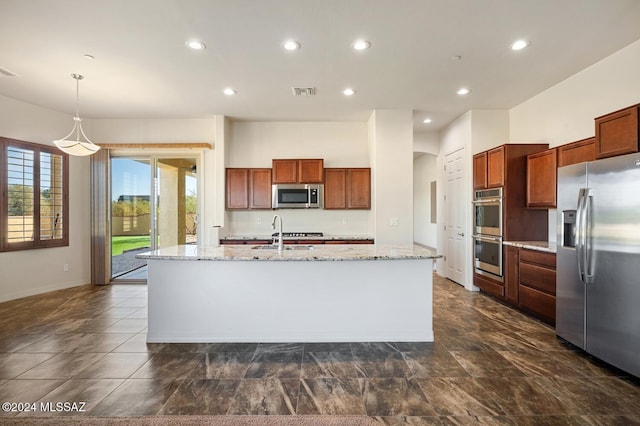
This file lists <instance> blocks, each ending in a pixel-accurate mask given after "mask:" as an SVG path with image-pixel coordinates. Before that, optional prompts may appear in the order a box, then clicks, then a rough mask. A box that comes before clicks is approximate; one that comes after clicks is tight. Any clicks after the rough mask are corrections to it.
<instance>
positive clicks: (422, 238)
mask: <svg viewBox="0 0 640 426" xmlns="http://www.w3.org/2000/svg"><path fill="white" fill-rule="evenodd" d="M436 164H437V157H436V156H435V155H431V154H424V155H422V156H420V157H418V158H416V159H415V160H413V240H414V241H415V242H416V243H420V244H424V245H427V246H429V247H436V246H437V245H438V242H437V240H438V239H437V227H438V226H437V224H435V223H431V220H432V218H431V196H432V194H431V182H435V181H437V178H438V170H437V165H436ZM435 192H436V194H434V195H437V190H436V191H435ZM436 205H437V203H436ZM433 219H437V214H436V217H435V218H433Z"/></svg>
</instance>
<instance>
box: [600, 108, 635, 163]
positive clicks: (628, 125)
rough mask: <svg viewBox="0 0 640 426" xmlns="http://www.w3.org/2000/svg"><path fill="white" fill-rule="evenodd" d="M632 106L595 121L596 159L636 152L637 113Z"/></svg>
mask: <svg viewBox="0 0 640 426" xmlns="http://www.w3.org/2000/svg"><path fill="white" fill-rule="evenodd" d="M639 106H640V105H634V106H632V107H629V108H625V109H623V110H620V111H616V112H612V113H610V114H607V115H603V116H602V117H598V118H596V119H595V124H596V157H597V158H606V157H614V156H616V155H623V154H630V153H632V152H638V111H639Z"/></svg>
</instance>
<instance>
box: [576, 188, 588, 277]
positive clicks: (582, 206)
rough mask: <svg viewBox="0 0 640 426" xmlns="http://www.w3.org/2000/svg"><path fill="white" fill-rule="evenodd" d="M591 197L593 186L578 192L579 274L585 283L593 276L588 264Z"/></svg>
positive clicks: (577, 245)
mask: <svg viewBox="0 0 640 426" xmlns="http://www.w3.org/2000/svg"><path fill="white" fill-rule="evenodd" d="M590 197H591V188H581V189H580V192H579V193H578V211H577V213H576V232H577V235H576V254H577V255H578V275H579V276H580V281H582V282H583V283H585V284H589V283H590V282H591V278H592V276H589V275H588V273H587V267H588V266H587V265H588V260H589V257H590V256H589V254H590V253H589V247H588V246H587V242H588V239H587V230H588V226H587V225H588V224H587V219H588V215H587V212H588V208H589V207H588V206H589V199H590Z"/></svg>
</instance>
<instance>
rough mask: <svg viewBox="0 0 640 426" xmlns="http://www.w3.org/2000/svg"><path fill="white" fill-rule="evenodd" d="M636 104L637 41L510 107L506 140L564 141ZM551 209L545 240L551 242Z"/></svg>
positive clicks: (639, 75)
mask: <svg viewBox="0 0 640 426" xmlns="http://www.w3.org/2000/svg"><path fill="white" fill-rule="evenodd" d="M639 102H640V40H638V41H636V42H635V43H632V44H631V45H629V46H627V47H625V48H624V49H622V50H619V51H618V52H616V53H614V54H612V55H610V56H609V57H607V58H605V59H603V60H601V61H599V62H597V63H595V64H593V65H591V66H590V67H588V68H585V69H584V70H582V71H580V72H579V73H577V74H575V75H573V76H571V77H569V78H568V79H566V80H564V81H562V82H560V83H558V84H556V85H555V86H553V87H551V88H549V89H547V90H545V91H544V92H542V93H540V94H538V95H536V96H534V97H532V98H531V99H528V100H527V101H525V102H523V103H521V104H520V105H518V106H516V107H514V108H512V109H511V111H510V112H509V116H510V127H511V129H510V138H511V140H522V141H527V142H544V143H549V145H550V146H551V147H555V146H559V145H564V144H566V143H570V142H573V141H576V140H580V139H584V138H588V137H592V136H594V135H595V125H594V118H596V117H599V116H601V115H605V114H607V113H609V112H613V111H616V110H619V109H622V108H625V107H627V106H630V105H634V104H637V103H639ZM556 215H557V211H556V209H550V210H549V241H554V242H555V241H556V232H557V231H556V226H557V217H556Z"/></svg>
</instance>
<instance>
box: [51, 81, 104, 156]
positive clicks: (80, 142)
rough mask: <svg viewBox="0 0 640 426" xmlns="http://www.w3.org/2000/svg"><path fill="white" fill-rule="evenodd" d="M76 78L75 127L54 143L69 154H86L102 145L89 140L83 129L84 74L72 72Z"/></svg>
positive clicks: (95, 150)
mask: <svg viewBox="0 0 640 426" xmlns="http://www.w3.org/2000/svg"><path fill="white" fill-rule="evenodd" d="M71 77H73V78H74V79H75V80H76V115H75V117H73V128H72V129H71V132H70V133H69V134H68V135H67V136H65V137H64V138H62V139H58V140H55V141H53V143H54V144H55V145H56V146H57V147H58V148H59V149H60V150H61V151H62V152H65V153H67V154H69V155H76V156H86V155H91V154H94V153H95V152H97V151H98V150H99V149H100V147H99V146H98V145H96V144H94V143H93V142H91V141H90V140H89V138H88V137H87V135H85V134H84V130H82V119H81V118H80V80H82V79H83V78H84V76H82V75H80V74H71Z"/></svg>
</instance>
